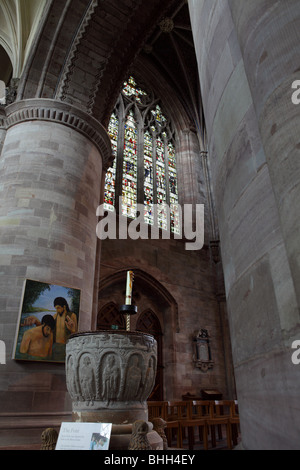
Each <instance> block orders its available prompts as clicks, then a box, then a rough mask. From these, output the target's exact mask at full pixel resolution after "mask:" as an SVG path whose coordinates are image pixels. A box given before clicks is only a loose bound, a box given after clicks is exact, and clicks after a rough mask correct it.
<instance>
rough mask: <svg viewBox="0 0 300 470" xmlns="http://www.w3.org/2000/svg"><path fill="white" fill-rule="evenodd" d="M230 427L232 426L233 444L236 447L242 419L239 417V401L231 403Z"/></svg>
mask: <svg viewBox="0 0 300 470" xmlns="http://www.w3.org/2000/svg"><path fill="white" fill-rule="evenodd" d="M230 425H231V438H232V442H233V445H234V446H236V445H237V444H238V433H239V425H240V417H239V410H238V402H237V400H234V401H232V402H231V408H230Z"/></svg>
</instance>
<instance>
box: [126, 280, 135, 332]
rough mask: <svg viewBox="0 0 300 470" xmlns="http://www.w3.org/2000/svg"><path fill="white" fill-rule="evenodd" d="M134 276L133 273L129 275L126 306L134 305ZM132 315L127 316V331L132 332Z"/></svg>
mask: <svg viewBox="0 0 300 470" xmlns="http://www.w3.org/2000/svg"><path fill="white" fill-rule="evenodd" d="M133 278H134V274H133V272H132V271H128V273H127V284H126V299H125V305H131V303H132V285H133ZM130 326H131V325H130V315H127V318H126V330H127V331H130Z"/></svg>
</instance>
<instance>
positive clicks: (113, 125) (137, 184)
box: [104, 76, 180, 233]
mask: <svg viewBox="0 0 300 470" xmlns="http://www.w3.org/2000/svg"><path fill="white" fill-rule="evenodd" d="M108 134H109V136H110V139H111V143H112V151H113V155H114V157H115V160H114V165H113V167H112V168H109V170H108V171H107V174H106V180H105V190H104V191H105V194H104V207H105V209H106V210H114V208H115V207H117V204H116V202H117V201H118V199H119V197H120V196H121V197H122V209H121V213H122V215H124V216H126V217H129V218H132V219H134V218H136V217H137V216H138V215H139V214H138V213H137V208H138V204H143V206H144V221H145V223H146V224H149V225H154V224H157V225H158V227H159V228H161V229H163V230H167V229H168V227H170V230H171V232H172V233H180V217H179V215H180V213H179V205H178V185H177V171H176V150H175V137H174V131H173V129H172V125H171V123H170V122H169V120H168V119H167V117H166V116H165V115H164V113H163V111H162V109H161V107H160V105H159V102H158V100H156V99H155V97H154V96H153V94H151V93H147V92H146V91H144V90H143V89H142V88H141V87H139V86H138V85H137V82H136V80H135V79H134V77H132V76H130V77H129V79H128V80H127V81H126V82H125V83H124V86H123V89H122V92H121V94H120V96H119V100H118V103H117V105H116V108H115V110H114V112H113V114H112V116H111V119H110V123H109V126H108Z"/></svg>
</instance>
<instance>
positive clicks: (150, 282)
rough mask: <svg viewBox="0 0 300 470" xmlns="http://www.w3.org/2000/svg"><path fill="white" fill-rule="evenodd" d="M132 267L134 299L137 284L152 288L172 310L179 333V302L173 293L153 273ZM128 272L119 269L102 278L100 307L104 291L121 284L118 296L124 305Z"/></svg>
mask: <svg viewBox="0 0 300 470" xmlns="http://www.w3.org/2000/svg"><path fill="white" fill-rule="evenodd" d="M130 269H131V270H133V271H134V291H133V301H136V300H135V295H134V294H135V288H136V286H141V287H146V288H147V289H148V290H152V291H153V293H154V294H155V296H156V298H157V300H158V301H159V302H160V303H161V305H162V306H163V307H164V308H168V309H169V311H170V312H171V314H172V319H173V322H172V323H173V326H174V331H176V332H177V333H179V330H180V326H179V315H178V304H177V301H176V300H175V299H174V297H173V296H172V294H171V293H170V292H169V291H168V290H167V289H166V287H165V286H164V285H163V284H161V283H160V282H159V281H158V280H157V279H155V278H154V277H153V276H152V275H151V274H149V273H147V272H145V271H143V270H141V269H139V268H138V269H134V268H130ZM126 274H127V270H121V271H117V272H116V273H114V274H112V275H111V276H108V277H106V278H105V279H100V283H99V292H98V299H99V301H100V304H99V307H100V308H102V307H103V306H102V305H101V298H102V297H103V294H104V292H105V291H107V290H109V288H110V287H111V286H120V289H119V291H118V295H117V298H118V299H119V300H120V302H119V305H122V303H124V301H123V300H125V295H124V294H125V286H126ZM123 297H124V299H123ZM136 303H137V302H136Z"/></svg>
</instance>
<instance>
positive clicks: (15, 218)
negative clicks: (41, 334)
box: [0, 100, 110, 442]
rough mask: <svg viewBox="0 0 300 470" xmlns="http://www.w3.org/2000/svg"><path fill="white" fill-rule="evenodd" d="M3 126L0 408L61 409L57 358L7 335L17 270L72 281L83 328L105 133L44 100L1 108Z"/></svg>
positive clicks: (63, 396)
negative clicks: (18, 345) (50, 360)
mask: <svg viewBox="0 0 300 470" xmlns="http://www.w3.org/2000/svg"><path fill="white" fill-rule="evenodd" d="M5 132H6V133H5V140H4V144H3V149H2V153H1V160H0V180H1V183H0V191H1V208H0V227H1V233H0V246H1V248H0V249H1V291H0V295H1V300H0V302H1V314H0V332H1V338H5V343H6V353H7V357H6V365H4V366H1V381H0V397H1V400H0V402H1V405H0V413H1V414H2V417H3V414H7V413H8V414H9V417H10V418H11V419H13V416H15V417H17V416H19V415H20V413H21V414H22V413H25V414H26V413H31V414H35V413H37V414H40V415H41V416H42V415H43V413H48V414H49V413H51V412H53V413H58V412H60V413H63V412H64V411H66V410H68V409H70V400H69V397H68V393H67V391H66V383H65V369H64V365H63V364H47V366H46V367H45V364H44V363H36V362H31V363H30V362H29V363H24V362H23V363H21V362H16V361H14V360H12V357H13V352H14V351H13V348H14V340H15V335H16V330H17V325H18V318H19V308H20V303H21V298H22V290H23V285H24V281H25V279H32V280H36V281H41V282H46V283H53V284H58V285H62V286H66V287H68V286H70V287H73V288H76V289H80V290H81V314H80V322H79V328H80V329H83V330H84V329H87V328H90V325H91V317H92V310H93V288H94V275H95V259H96V250H97V236H96V224H97V217H96V209H97V207H98V204H99V201H100V191H101V184H100V183H101V179H102V168H103V162H104V163H105V161H106V159H107V158H109V156H110V141H109V138H108V136H107V134H106V131H104V129H103V128H102V126H100V125H99V123H96V122H95V121H93V119H92V118H90V117H89V116H85V118H83V115H82V113H80V112H79V111H78V110H76V109H75V108H72V107H71V106H68V105H67V106H66V105H64V104H62V103H57V102H53V101H51V100H29V101H26V102H18V103H15V104H13V105H11V106H10V107H8V108H7V109H6V117H5ZM16 419H18V418H16ZM27 424H28V423H27ZM50 424H51V422H49V425H50ZM26 426H27V425H26ZM26 426H25V428H26ZM10 438H11V436H9V435H8V434H7V435H6V439H8V440H9V439H10ZM11 442H13V441H11Z"/></svg>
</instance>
